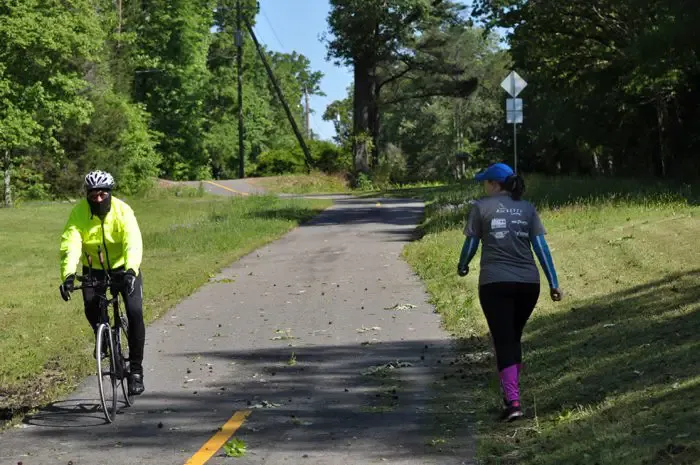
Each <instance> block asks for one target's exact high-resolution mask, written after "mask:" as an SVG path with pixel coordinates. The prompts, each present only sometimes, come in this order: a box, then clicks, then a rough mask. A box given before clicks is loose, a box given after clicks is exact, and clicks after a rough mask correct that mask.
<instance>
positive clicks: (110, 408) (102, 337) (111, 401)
mask: <svg viewBox="0 0 700 465" xmlns="http://www.w3.org/2000/svg"><path fill="white" fill-rule="evenodd" d="M103 356H104V357H103ZM95 359H96V360H97V385H98V388H99V391H100V402H101V403H102V412H103V413H104V417H105V419H106V420H107V422H108V423H112V422H113V421H114V417H115V416H116V414H117V377H116V369H115V368H116V367H115V360H114V341H113V340H112V332H111V331H110V329H109V326H107V325H105V324H101V325H100V326H99V328H98V329H97V338H96V341H95Z"/></svg>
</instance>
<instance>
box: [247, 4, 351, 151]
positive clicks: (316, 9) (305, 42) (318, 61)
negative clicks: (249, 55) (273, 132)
mask: <svg viewBox="0 0 700 465" xmlns="http://www.w3.org/2000/svg"><path fill="white" fill-rule="evenodd" d="M260 9H261V12H260V14H259V15H258V17H257V24H256V25H255V33H256V34H257V35H258V38H259V40H260V41H261V42H262V43H264V44H265V45H266V46H267V47H268V48H269V49H271V50H275V51H278V52H286V53H291V52H292V51H296V52H298V53H301V54H302V55H305V56H306V57H307V58H308V59H309V60H310V61H311V67H312V69H313V70H314V71H321V72H323V74H324V75H325V76H324V78H323V80H322V81H321V89H322V90H323V92H325V93H326V94H327V96H326V97H318V96H313V97H311V108H312V110H313V111H314V113H312V115H311V129H312V130H313V131H314V132H315V133H316V134H319V135H320V137H321V138H322V139H330V138H332V137H333V136H334V135H335V129H334V127H333V123H331V122H326V121H323V118H322V116H323V112H324V111H325V109H326V106H328V104H330V103H331V102H333V101H334V100H340V99H342V98H344V97H345V96H346V95H347V92H346V89H347V88H348V86H349V85H350V83H351V82H352V72H351V70H350V69H348V68H340V67H337V66H335V65H334V64H333V63H332V62H329V61H326V46H325V44H324V43H322V42H321V41H320V36H321V34H322V33H323V32H325V31H326V30H327V29H328V25H327V22H326V18H327V17H328V12H329V9H330V6H329V4H328V0H260ZM290 130H291V129H290Z"/></svg>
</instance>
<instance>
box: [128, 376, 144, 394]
mask: <svg viewBox="0 0 700 465" xmlns="http://www.w3.org/2000/svg"><path fill="white" fill-rule="evenodd" d="M128 385H129V394H130V395H132V396H138V395H141V393H143V391H144V390H145V388H144V387H143V375H142V374H141V373H130V374H129V383H128Z"/></svg>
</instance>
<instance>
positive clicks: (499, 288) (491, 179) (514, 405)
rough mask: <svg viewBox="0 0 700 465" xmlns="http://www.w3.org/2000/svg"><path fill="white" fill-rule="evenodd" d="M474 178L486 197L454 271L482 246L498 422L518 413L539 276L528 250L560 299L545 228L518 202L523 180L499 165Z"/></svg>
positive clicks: (482, 296) (482, 292)
mask: <svg viewBox="0 0 700 465" xmlns="http://www.w3.org/2000/svg"><path fill="white" fill-rule="evenodd" d="M475 179H476V180H477V181H479V182H483V184H484V189H485V190H486V194H487V195H486V196H485V197H482V198H481V199H479V200H477V201H476V202H475V203H474V204H473V205H472V208H471V211H470V213H469V217H468V220H467V225H466V228H465V230H464V235H465V236H466V239H465V241H464V246H463V248H462V254H461V256H460V259H459V265H458V267H457V271H458V274H459V275H460V276H466V275H467V274H468V273H469V263H470V261H471V260H472V258H474V255H475V254H476V251H477V249H478V247H479V242H481V243H482V244H483V248H482V252H481V264H480V273H479V301H480V303H481V307H482V309H483V312H484V315H485V317H486V321H487V322H488V326H489V330H490V332H491V338H492V340H493V345H494V348H495V351H496V361H497V365H498V371H499V376H500V380H501V388H502V389H503V393H504V399H503V400H504V402H505V405H506V406H505V410H504V412H503V419H504V420H506V421H512V420H515V419H516V418H518V417H521V416H522V415H523V413H522V410H521V408H520V392H519V377H520V373H521V371H522V350H521V345H520V340H521V337H522V333H523V329H524V328H525V324H526V323H527V320H528V319H529V318H530V315H531V314H532V311H533V310H534V309H535V305H536V304H537V300H538V299H539V295H540V274H539V271H538V269H537V265H536V264H535V260H534V258H533V255H532V250H531V248H532V249H534V251H535V254H536V255H537V258H538V259H539V262H540V265H541V266H542V269H543V270H544V273H545V275H546V276H547V280H548V281H549V287H550V296H551V298H552V300H554V301H559V300H561V298H562V293H561V290H560V289H559V283H558V281H557V273H556V271H555V269H554V263H553V261H552V256H551V254H550V252H549V247H548V246H547V242H546V241H545V239H544V235H545V234H546V231H545V228H544V226H543V225H542V222H541V221H540V218H539V215H538V214H537V211H536V209H535V207H534V206H533V205H532V204H531V203H530V202H527V201H525V200H522V199H521V197H522V195H523V191H524V190H525V183H524V181H523V179H522V178H521V177H519V176H517V175H515V174H514V173H513V170H512V169H511V168H510V167H509V166H508V165H506V164H504V163H496V164H494V165H491V166H489V167H488V168H487V169H486V170H484V171H483V172H481V173H479V174H477V175H476V178H475Z"/></svg>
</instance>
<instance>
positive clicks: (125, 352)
mask: <svg viewBox="0 0 700 465" xmlns="http://www.w3.org/2000/svg"><path fill="white" fill-rule="evenodd" d="M121 323H122V326H121V328H120V330H119V333H115V339H117V338H118V339H117V340H118V342H119V343H116V342H115V344H114V347H115V352H116V353H117V357H119V360H120V363H121V369H122V377H121V380H120V381H119V384H121V386H122V394H123V395H124V403H125V404H126V406H127V407H131V406H132V405H133V404H134V396H133V395H131V394H129V383H128V376H129V372H130V369H131V364H130V363H129V331H128V330H127V329H126V328H127V321H126V318H124V317H122V321H121Z"/></svg>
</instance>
